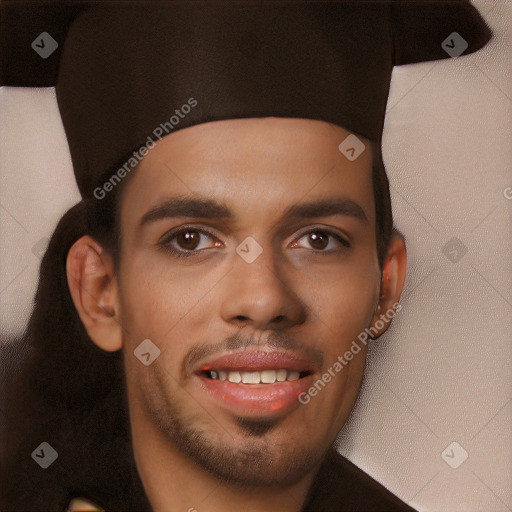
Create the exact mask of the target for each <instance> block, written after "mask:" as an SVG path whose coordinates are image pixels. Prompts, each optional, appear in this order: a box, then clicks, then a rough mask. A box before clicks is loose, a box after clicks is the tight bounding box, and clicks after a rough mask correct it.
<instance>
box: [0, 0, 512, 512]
mask: <svg viewBox="0 0 512 512" xmlns="http://www.w3.org/2000/svg"><path fill="white" fill-rule="evenodd" d="M474 3H475V5H476V6H477V7H478V8H479V9H480V11H481V12H482V14H483V16H484V17H485V19H486V20H487V22H488V24H489V25H490V26H491V27H492V28H493V30H494V32H495V36H494V40H493V41H492V42H491V43H490V44H489V45H488V46H487V47H486V48H485V49H483V50H482V51H480V52H477V53H476V54H474V55H471V56H467V57H462V58H458V59H449V60H447V61H443V62H437V63H425V64H418V65H412V66H403V67H401V68H397V69H395V71H394V74H393V83H392V89H391V93H390V99H389V103H388V116H387V123H386V130H385V138H384V156H385V162H386V165H387V169H388V174H389V177H390V180H391V186H392V197H393V205H394V210H395V218H396V222H397V225H398V227H399V228H400V229H401V230H402V231H403V232H404V233H405V235H406V237H407V242H408V250H409V274H408V278H407V281H406V287H405V291H404V295H403V298H402V305H403V309H402V311H401V312H400V313H399V314H398V315H397V316H396V317H395V321H394V323H393V325H392V327H391V329H390V330H389V331H388V333H386V335H385V336H384V337H382V338H381V339H380V340H378V341H377V342H376V343H375V344H374V345H373V346H372V349H371V352H370V357H369V361H368V371H367V376H366V380H365V384H364V387H363V392H362V395H361V397H360V400H359V403H358V405H357V407H356V409H355V411H354V414H353V416H352V418H351V420H350V422H349V424H348V425H347V426H346V428H345V429H344V430H343V432H342V434H341V436H340V444H339V449H340V451H341V452H342V453H344V454H346V455H347V456H348V457H349V458H350V459H351V460H353V461H354V462H355V463H356V464H358V465H359V466H360V467H362V468H363V469H365V470H366V471H367V472H369V473H370V474H371V475H372V476H374V477H375V478H377V479H378V480H379V481H381V482H382V483H383V484H384V485H386V486H387V487H389V488H390V489H391V490H393V491H394V492H395V493H396V494H398V495H399V496H400V497H401V498H402V499H404V500H405V501H407V502H409V503H411V504H412V505H413V506H415V507H417V509H418V510H420V511H425V512H427V511H428V512H434V511H450V512H456V511H472V512H476V511H481V512H494V511H496V512H497V511H500V512H504V511H508V510H512V489H511V488H512V483H511V482H512V450H511V436H510V434H511V426H512V417H511V413H512V385H511V384H512V382H511V381H512V369H511V342H512V340H511V332H512V329H511V326H512V315H511V306H512V286H511V284H512V283H511V281H512V272H511V270H512V262H511V258H510V241H511V238H512V237H511V234H512V233H511V231H512V227H511V226H512V225H511V217H510V213H511V210H512V199H507V198H506V197H505V194H506V191H507V188H508V187H511V189H510V195H509V197H512V172H511V163H512V133H511V132H512V129H511V127H512V123H511V121H512V115H511V114H512V0H479V1H476V2H474ZM461 35H462V36H463V34H461ZM78 200H79V194H78V190H77V188H76V185H75V183H74V179H73V175H72V171H71V161H70V158H69V154H68V150H67V145H66V140H65V136H64V132H63V129H62V125H61V122H60V118H59V114H58V110H57V105H56V102H55V94H54V90H53V89H38V90H34V89H26V90H23V89H14V88H2V89H0V237H1V240H2V245H1V252H0V262H1V268H0V311H1V312H2V313H1V329H2V333H4V334H5V333H9V334H13V333H19V332H20V330H22V329H23V327H24V325H25V323H26V321H27V318H28V315H29V313H30V309H31V302H32V297H33V294H34V291H35V286H36V282H37V274H38V269H39V263H40V250H41V247H44V243H45V239H46V238H48V237H49V236H50V235H51V233H52V232H53V229H54V227H55V224H56V222H57V221H58V219H59V218H60V216H61V215H62V214H63V212H64V211H65V210H67V209H68V208H69V207H70V206H72V205H73V204H75V203H76V202H77V201H78ZM454 237H456V238H457V239H459V240H460V242H459V243H462V244H464V246H465V247H466V248H467V253H466V254H464V256H463V257H462V258H461V259H460V260H459V261H458V262H456V263H454V262H452V261H450V260H449V259H448V257H447V256H446V255H445V254H444V253H443V247H444V246H445V244H446V243H447V242H448V241H449V240H451V239H452V238H454ZM445 252H446V250H445ZM0 407H1V404H0ZM452 442H457V443H458V444H459V445H460V446H461V447H462V449H464V450H465V451H466V452H467V454H468V458H467V460H465V461H464V462H463V463H462V464H461V465H460V466H459V467H458V468H457V469H453V468H452V467H450V466H449V465H448V464H447V463H446V462H445V460H443V458H442V456H441V454H442V452H443V451H444V450H445V448H447V447H448V446H449V445H450V444H451V443H452ZM462 449H461V448H459V447H456V448H454V449H453V450H452V449H451V448H450V449H448V454H449V455H450V456H451V457H447V458H446V460H449V461H451V462H452V464H453V463H454V462H457V461H459V460H460V459H459V457H460V454H461V453H463V452H462Z"/></svg>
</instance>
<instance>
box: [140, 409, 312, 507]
mask: <svg viewBox="0 0 512 512" xmlns="http://www.w3.org/2000/svg"><path fill="white" fill-rule="evenodd" d="M135 416H137V415H133V416H132V421H131V423H132V444H133V450H134V456H135V461H136V464H137V470H138V472H139V475H140V477H141V480H142V483H143V485H144V489H145V491H146V494H147V496H148V499H149V501H150V503H151V506H152V510H153V512H239V511H240V510H244V512H274V511H275V512H278V511H279V512H299V511H300V510H301V508H302V506H303V504H304V502H305V500H306V496H307V493H308V491H309V488H310V487H311V484H312V482H313V479H314V476H315V474H316V472H317V470H318V468H319V465H317V466H315V467H314V468H313V469H312V470H311V472H309V473H308V474H307V475H305V476H304V477H303V478H301V479H300V480H298V481H297V482H295V483H293V484H291V485H282V486H275V487H265V488H262V487H258V488H249V487H243V488H242V487H237V486H234V485H230V484H228V483H225V482H222V481H221V480H219V479H218V478H216V477H215V476H214V475H212V474H210V473H208V472H207V471H205V470H204V469H203V468H201V467H199V466H198V465H196V464H195V462H194V461H192V460H191V459H190V458H189V457H188V456H187V455H185V454H183V453H181V451H180V450H179V449H178V448H177V447H176V446H175V445H174V444H172V443H169V441H168V440H167V439H166V438H165V437H164V436H163V435H162V434H161V433H160V432H159V431H157V430H156V429H155V428H154V426H153V425H151V423H150V422H149V421H148V420H147V419H145V418H142V417H135Z"/></svg>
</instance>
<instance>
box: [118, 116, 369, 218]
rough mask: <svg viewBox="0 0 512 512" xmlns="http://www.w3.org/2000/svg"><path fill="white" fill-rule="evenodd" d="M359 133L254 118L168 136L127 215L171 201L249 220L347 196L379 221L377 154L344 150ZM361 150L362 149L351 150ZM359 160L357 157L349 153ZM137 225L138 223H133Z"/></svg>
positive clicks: (130, 196) (134, 189)
mask: <svg viewBox="0 0 512 512" xmlns="http://www.w3.org/2000/svg"><path fill="white" fill-rule="evenodd" d="M349 136H350V137H351V138H350V139H348V141H352V142H353V139H354V137H355V136H354V135H353V134H351V133H350V132H348V131H346V130H344V129H343V128H340V127H338V126H335V125H332V124H329V123H326V122H323V121H315V120H306V119H289V118H286V119H285V118H254V119H235V120H226V121H216V122H211V123H204V124H200V125H197V126H193V127H190V128H187V129H184V130H180V131H178V132H175V133H173V134H170V135H168V136H167V137H165V138H163V139H162V140H161V141H159V142H158V144H157V146H156V148H154V149H152V150H151V151H150V152H149V154H148V155H147V156H146V157H145V158H144V159H143V161H142V162H141V163H140V164H139V166H138V168H137V169H136V171H134V175H133V176H132V179H131V180H130V183H128V185H127V187H126V190H125V193H124V200H123V207H122V217H123V218H125V217H126V218H127V219H126V220H128V221H129V220H130V218H132V217H133V216H134V215H136V214H135V212H137V211H138V212H139V217H140V216H142V215H143V214H144V212H145V211H146V210H147V209H149V208H150V207H151V206H154V205H155V204H158V203H159V202H161V201H162V200H165V199H166V198H168V197H169V196H181V197H182V196H191V197H207V198H209V199H214V200H219V201H222V202H223V203H226V204H228V205H229V206H230V207H231V208H232V209H233V210H234V211H235V212H236V213H237V214H239V215H244V216H246V217H248V218H251V217H252V218H254V219H256V218H259V219H262V218H263V216H265V215H267V216H268V217H269V218H271V217H275V216H276V215H278V213H279V212H280V211H284V209H286V208H288V207H289V206H290V205H292V204H297V203H300V202H301V201H304V202H305V201H313V200H321V199H328V198H331V197H346V198H349V199H352V200H354V201H356V202H358V203H360V204H361V206H363V208H364V210H365V213H366V216H367V217H368V219H369V220H370V222H371V223H373V222H374V209H373V188H372V180H371V168H372V155H371V149H370V145H369V143H368V141H367V140H365V139H363V138H362V137H358V139H357V140H356V141H355V142H356V144H360V145H358V146H357V147H356V150H357V151H358V152H359V151H360V150H361V149H363V151H362V152H361V153H360V155H359V156H358V157H357V158H356V159H349V158H347V156H346V155H347V153H346V152H344V151H341V150H340V148H339V146H340V144H342V149H343V148H344V145H346V144H345V142H344V141H346V139H347V137H349ZM350 145H351V146H353V145H354V144H350ZM348 154H349V155H351V153H350V152H349V153H348ZM133 220H134V219H133Z"/></svg>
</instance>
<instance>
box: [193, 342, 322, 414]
mask: <svg viewBox="0 0 512 512" xmlns="http://www.w3.org/2000/svg"><path fill="white" fill-rule="evenodd" d="M194 370H195V371H193V374H194V375H195V376H196V377H199V381H198V382H200V383H201V387H202V389H203V390H205V391H206V392H207V394H208V395H209V396H210V397H211V399H213V400H214V401H215V402H216V403H217V404H218V405H219V406H221V407H222V408H223V409H225V410H227V411H229V412H230V413H231V414H234V415H237V416H242V415H243V416H244V417H261V415H263V416H265V417H268V415H273V414H279V415H281V416H282V415H284V414H287V413H289V412H291V411H292V410H293V409H295V408H296V407H297V405H298V401H297V396H298V395H299V394H300V393H302V392H303V391H305V390H306V389H308V387H309V386H310V384H311V381H312V379H313V375H314V374H315V373H316V372H317V371H318V370H319V368H318V367H317V366H316V365H315V364H314V363H312V362H311V361H309V360H307V359H303V358H299V357H297V356H296V355H295V354H290V353H285V352H251V351H243V352H237V353H228V354H224V355H221V356H218V357H215V358H213V359H210V360H208V361H202V362H201V363H199V364H198V365H197V366H196V367H195V368H194Z"/></svg>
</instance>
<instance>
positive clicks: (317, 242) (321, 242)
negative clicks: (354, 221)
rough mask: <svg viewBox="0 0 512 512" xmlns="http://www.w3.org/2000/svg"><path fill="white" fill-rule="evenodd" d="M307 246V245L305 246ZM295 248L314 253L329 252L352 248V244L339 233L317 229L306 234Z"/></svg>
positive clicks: (294, 245)
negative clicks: (310, 250)
mask: <svg viewBox="0 0 512 512" xmlns="http://www.w3.org/2000/svg"><path fill="white" fill-rule="evenodd" d="M305 244H307V245H305ZM292 247H294V248H297V247H298V248H302V249H313V250H314V251H321V252H328V251H331V250H336V249H339V248H340V247H345V248H347V249H348V248H350V247H351V244H350V242H349V241H348V240H346V239H345V238H344V237H342V236H341V235H339V234H338V233H334V232H332V231H328V230H324V229H315V230H313V231H308V232H307V233H304V234H303V235H302V236H301V237H300V238H298V239H297V241H296V242H294V243H293V244H292Z"/></svg>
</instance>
